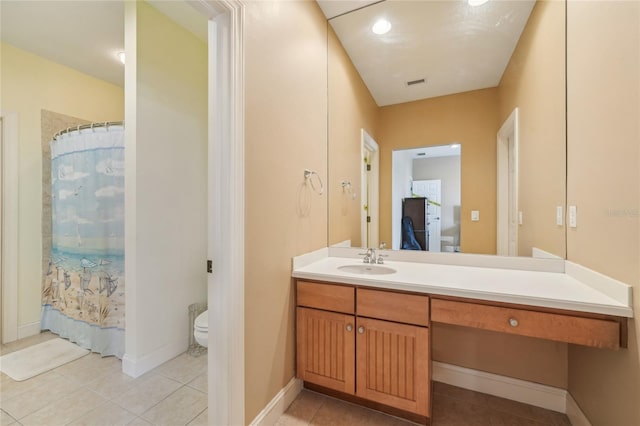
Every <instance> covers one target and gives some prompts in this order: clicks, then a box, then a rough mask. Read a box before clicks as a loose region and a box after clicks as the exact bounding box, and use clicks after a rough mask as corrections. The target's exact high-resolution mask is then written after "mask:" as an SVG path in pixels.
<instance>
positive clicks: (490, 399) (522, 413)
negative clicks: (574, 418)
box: [487, 395, 553, 424]
mask: <svg viewBox="0 0 640 426" xmlns="http://www.w3.org/2000/svg"><path fill="white" fill-rule="evenodd" d="M487 404H488V407H489V408H491V409H493V410H496V411H502V412H505V413H509V414H513V415H515V416H518V417H523V418H525V419H529V420H535V421H537V422H540V423H546V424H553V419H552V417H551V414H550V413H551V412H550V411H549V410H545V409H544V408H540V407H534V406H533V405H528V404H523V403H522V402H517V401H512V400H510V399H505V398H500V397H497V396H493V395H487Z"/></svg>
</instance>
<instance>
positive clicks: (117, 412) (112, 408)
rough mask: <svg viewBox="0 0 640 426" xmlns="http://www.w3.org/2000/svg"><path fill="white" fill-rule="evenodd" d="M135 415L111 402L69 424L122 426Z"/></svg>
mask: <svg viewBox="0 0 640 426" xmlns="http://www.w3.org/2000/svg"><path fill="white" fill-rule="evenodd" d="M135 418H136V415H135V414H133V413H132V412H130V411H127V410H125V409H124V408H121V407H119V406H118V405H116V404H115V403H113V402H107V403H105V404H102V405H100V406H98V407H96V408H95V409H94V410H92V411H89V412H88V413H86V414H84V415H83V416H81V417H80V418H79V419H77V420H74V421H73V422H71V423H69V425H70V426H124V425H126V424H128V423H129V422H131V421H132V420H133V419H135Z"/></svg>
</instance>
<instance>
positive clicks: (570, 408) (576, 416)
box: [567, 392, 591, 426]
mask: <svg viewBox="0 0 640 426" xmlns="http://www.w3.org/2000/svg"><path fill="white" fill-rule="evenodd" d="M567 417H569V421H570V422H571V424H572V425H573V426H591V422H590V421H589V419H587V416H585V415H584V413H583V412H582V410H581V409H580V407H579V406H578V403H577V402H576V400H575V399H573V397H572V396H571V394H570V393H568V392H567Z"/></svg>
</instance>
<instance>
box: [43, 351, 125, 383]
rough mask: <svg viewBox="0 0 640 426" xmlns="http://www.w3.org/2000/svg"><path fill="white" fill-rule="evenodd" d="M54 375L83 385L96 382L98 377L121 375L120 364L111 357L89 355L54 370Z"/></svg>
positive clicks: (116, 359)
mask: <svg viewBox="0 0 640 426" xmlns="http://www.w3.org/2000/svg"><path fill="white" fill-rule="evenodd" d="M53 371H55V372H56V373H58V374H60V375H62V376H66V377H71V378H74V379H76V380H79V381H81V382H84V383H89V382H91V381H94V380H97V379H98V378H99V377H100V376H104V375H108V374H113V373H121V372H122V362H121V361H120V360H119V359H118V358H116V357H113V356H110V357H104V358H103V357H101V356H100V354H96V353H91V354H89V355H87V356H83V357H82V358H80V359H77V360H75V361H73V362H70V363H68V364H65V365H62V366H60V367H58V368H56V369H55V370H53Z"/></svg>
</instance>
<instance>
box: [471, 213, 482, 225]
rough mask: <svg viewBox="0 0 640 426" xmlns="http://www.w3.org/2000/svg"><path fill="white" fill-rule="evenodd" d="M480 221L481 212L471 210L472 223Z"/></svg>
mask: <svg viewBox="0 0 640 426" xmlns="http://www.w3.org/2000/svg"><path fill="white" fill-rule="evenodd" d="M479 220H480V210H471V221H472V222H478V221H479Z"/></svg>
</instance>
